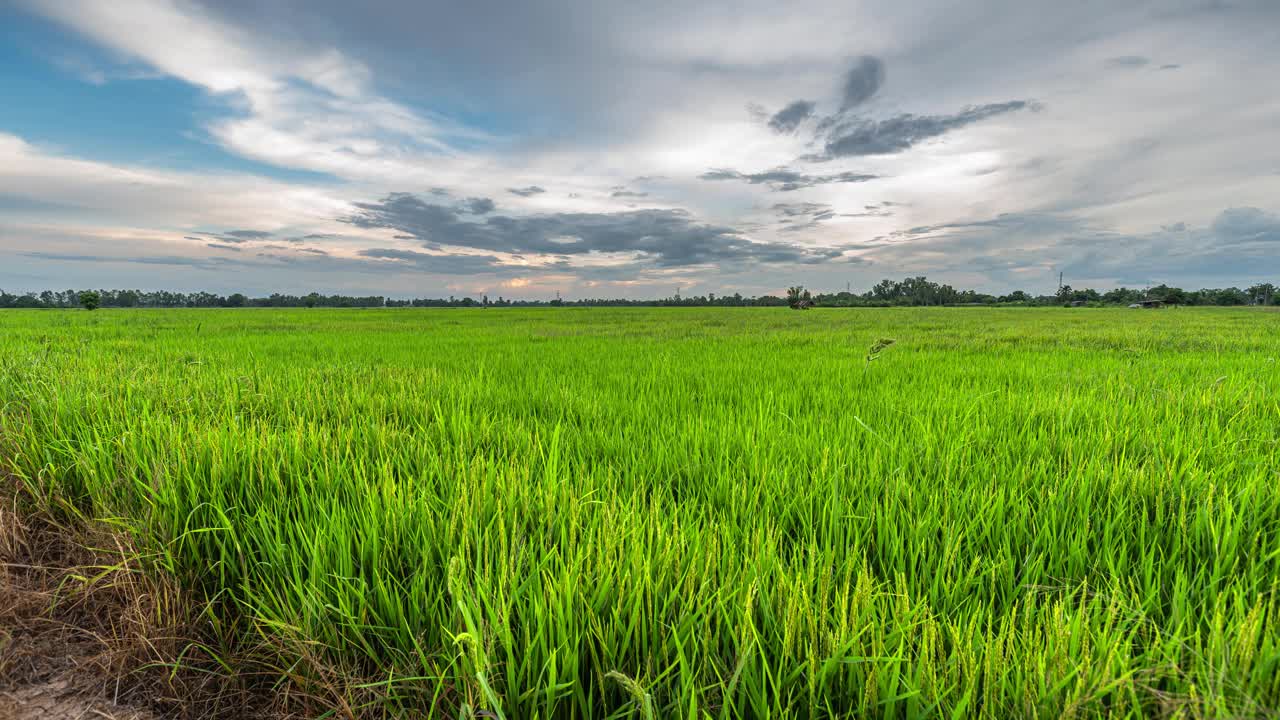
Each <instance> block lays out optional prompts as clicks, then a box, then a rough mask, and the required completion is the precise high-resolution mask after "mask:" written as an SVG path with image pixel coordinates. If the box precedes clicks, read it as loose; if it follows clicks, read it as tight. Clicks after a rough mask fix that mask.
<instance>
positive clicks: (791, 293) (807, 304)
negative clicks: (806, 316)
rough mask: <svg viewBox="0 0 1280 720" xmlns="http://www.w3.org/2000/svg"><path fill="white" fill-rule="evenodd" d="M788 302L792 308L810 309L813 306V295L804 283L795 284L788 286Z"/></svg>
mask: <svg viewBox="0 0 1280 720" xmlns="http://www.w3.org/2000/svg"><path fill="white" fill-rule="evenodd" d="M787 304H788V305H790V306H791V309H792V310H808V309H809V308H811V307H813V296H812V295H810V294H809V291H808V290H805V289H804V286H803V285H793V286H792V287H789V288H787Z"/></svg>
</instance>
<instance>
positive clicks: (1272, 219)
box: [1209, 207, 1280, 245]
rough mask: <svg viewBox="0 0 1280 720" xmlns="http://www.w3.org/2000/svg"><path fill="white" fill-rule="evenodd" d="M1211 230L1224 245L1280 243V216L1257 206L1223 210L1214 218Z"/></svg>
mask: <svg viewBox="0 0 1280 720" xmlns="http://www.w3.org/2000/svg"><path fill="white" fill-rule="evenodd" d="M1209 230H1210V231H1211V232H1212V233H1213V235H1214V237H1215V238H1217V239H1218V241H1219V242H1220V243H1221V244H1223V245H1244V244H1251V243H1260V244H1271V243H1275V244H1278V245H1280V216H1277V215H1275V214H1272V213H1268V212H1265V211H1263V210H1260V209H1258V208H1255V207H1239V208H1230V209H1227V210H1223V211H1222V212H1221V213H1220V214H1219V215H1218V217H1216V218H1214V220H1213V223H1212V224H1211V225H1210V226H1209Z"/></svg>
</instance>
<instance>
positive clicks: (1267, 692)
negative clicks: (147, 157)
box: [0, 309, 1280, 718]
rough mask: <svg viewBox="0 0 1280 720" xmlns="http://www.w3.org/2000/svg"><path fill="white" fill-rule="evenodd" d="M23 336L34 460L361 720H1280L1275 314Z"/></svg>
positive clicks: (11, 317) (331, 320)
mask: <svg viewBox="0 0 1280 720" xmlns="http://www.w3.org/2000/svg"><path fill="white" fill-rule="evenodd" d="M0 338H2V339H3V343H4V353H3V359H0V402H2V403H3V412H2V413H0V447H3V448H4V449H3V451H2V452H0V454H2V455H3V459H2V461H3V462H5V463H7V464H8V466H9V468H10V470H11V471H12V472H13V473H14V474H16V475H18V476H19V477H20V478H22V479H23V480H25V481H26V482H27V484H28V485H29V487H31V488H32V489H33V491H35V492H37V493H40V494H41V495H43V496H45V497H47V498H50V499H52V500H53V501H55V502H58V503H63V504H65V506H67V507H75V508H78V509H79V510H80V511H81V512H87V513H89V514H91V515H92V516H94V517H99V518H109V519H112V521H113V522H119V523H122V524H124V525H126V526H128V527H130V528H132V530H133V532H134V533H135V534H136V535H137V536H138V537H139V539H140V540H141V542H142V543H143V544H144V545H145V546H147V547H148V548H150V549H152V550H154V551H155V552H156V553H157V554H158V557H160V558H162V561H161V562H160V563H159V565H160V566H162V567H163V568H164V569H165V570H166V571H168V572H173V573H175V574H176V575H177V577H178V578H179V579H180V581H182V582H183V583H184V584H186V585H187V586H188V587H190V588H193V589H195V590H197V591H198V592H200V593H202V594H203V595H204V597H207V598H209V599H211V600H212V601H213V602H214V604H213V605H212V608H213V610H211V612H210V625H211V636H212V637H217V638H221V642H222V643H223V644H225V645H226V646H232V645H235V646H240V647H254V648H258V650H257V652H258V653H260V654H263V653H265V656H266V657H267V658H268V659H269V660H270V661H271V663H274V665H273V667H276V668H278V672H279V674H280V675H281V676H282V677H286V676H288V677H293V678H294V679H295V680H297V679H299V678H305V677H307V676H308V673H313V672H314V667H316V666H317V665H318V664H319V665H323V664H326V663H327V664H328V666H329V667H331V668H337V669H338V671H340V672H342V673H343V674H345V676H347V677H349V678H352V679H353V680H352V682H355V683H357V684H358V685H360V687H350V688H348V692H349V694H350V697H351V698H352V700H353V701H354V702H360V703H364V706H362V707H361V710H362V711H365V712H368V713H370V714H373V715H377V714H380V713H386V714H390V715H396V714H408V715H411V716H414V717H422V716H429V717H450V718H454V717H459V716H465V715H469V714H476V713H481V712H482V711H488V712H489V713H491V714H492V715H491V716H493V715H500V716H502V717H506V718H552V717H583V718H586V717H592V718H595V717H643V718H673V717H682V718H790V717H803V718H825V717H883V718H897V717H911V718H917V717H947V718H961V717H974V716H982V717H1001V718H1003V717H1041V718H1048V717H1062V716H1076V717H1095V716H1108V717H1142V716H1170V717H1263V716H1269V715H1268V713H1272V712H1273V710H1274V708H1276V707H1277V706H1280V619H1278V618H1277V613H1278V612H1280V597H1278V595H1277V589H1278V587H1280V365H1278V363H1277V359H1278V358H1280V314H1277V313H1269V312H1265V311H1254V310H1238V311H1233V310H1216V309H1214V310H1175V311H1164V312H1137V311H1124V310H1084V311H1081V310H1075V311H1068V310H1061V309H1037V310H1033V309H1017V310H962V309H900V310H898V309H886V310H862V311H859V310H849V311H826V310H819V311H816V312H810V313H791V312H787V311H785V310H752V309H718V310H717V309H708V310H679V309H650V310H639V309H625V310H623V309H580V310H579V309H573V310H568V309H566V310H556V311H551V310H505V309H504V310H485V311H470V312H468V311H412V310H404V311H378V310H372V311H319V310H309V311H302V310H298V311H268V310H261V311H252V310H244V311H154V312H148V311H135V312H127V311H103V312H98V313H80V312H55V311H45V312H39V311H37V312H18V311H11V312H7V313H0ZM882 338H883V339H889V338H892V339H893V340H895V341H896V342H894V343H893V344H892V345H888V346H885V347H881V348H879V349H878V350H875V351H873V353H872V354H873V355H876V356H877V357H876V359H875V362H870V360H869V357H870V355H869V354H868V347H870V346H872V345H874V344H876V343H877V341H878V340H880V339H882ZM301 658H308V660H307V662H306V663H303V662H300V659H301Z"/></svg>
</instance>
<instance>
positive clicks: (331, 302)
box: [0, 277, 1280, 308]
mask: <svg viewBox="0 0 1280 720" xmlns="http://www.w3.org/2000/svg"><path fill="white" fill-rule="evenodd" d="M800 294H803V298H804V299H805V301H806V302H810V303H811V304H812V306H814V307H888V306H925V305H1062V304H1072V303H1084V304H1089V305H1129V304H1131V303H1136V302H1139V301H1143V300H1160V301H1162V302H1165V303H1168V304H1173V305H1273V304H1276V303H1277V302H1280V293H1278V292H1277V288H1276V286H1275V285H1273V284H1271V283H1259V284H1256V285H1252V286H1250V287H1248V288H1244V289H1240V288H1237V287H1229V288H1203V289H1200V290H1184V289H1182V288H1177V287H1170V286H1168V285H1157V286H1155V287H1152V288H1146V289H1142V290H1139V289H1135V288H1125V287H1120V288H1115V289H1112V290H1107V291H1105V292H1103V291H1099V290H1096V289H1092V288H1086V289H1079V290H1077V289H1074V288H1072V287H1070V286H1063V287H1062V288H1060V289H1059V290H1058V292H1057V293H1055V294H1053V295H1031V294H1028V293H1026V292H1023V291H1021V290H1018V291H1014V292H1011V293H1007V294H1004V295H993V294H989V293H983V292H978V291H975V290H957V289H956V288H954V287H952V286H950V285H945V284H940V283H935V282H932V281H930V280H928V279H926V278H925V277H909V278H905V279H903V280H882V281H881V282H879V283H877V284H876V285H874V286H873V287H871V289H869V290H867V291H866V292H863V293H856V292H851V291H843V292H835V293H821V292H819V293H810V292H809V291H807V290H805V289H804V288H803V287H800V286H796V287H793V288H790V290H789V291H788V294H787V295H757V296H745V295H742V294H741V293H733V294H716V293H706V294H703V295H689V296H682V295H681V294H680V292H679V291H676V293H675V294H674V295H673V296H671V297H666V298H658V299H646V300H630V299H624V298H613V299H610V298H584V299H578V300H564V299H560V298H556V299H554V300H512V299H508V298H504V297H498V298H497V299H496V300H491V299H490V298H489V296H488V295H482V296H481V297H480V298H478V299H477V298H472V297H461V298H459V297H455V296H449V297H448V298H414V299H396V298H388V297H385V296H382V295H366V296H359V295H324V294H321V293H310V294H308V295H287V294H283V293H272V294H271V295H268V296H265V297H250V296H247V295H245V294H243V293H232V294H230V295H219V294H216V293H209V292H173V291H169V290H155V291H146V290H45V291H44V292H39V293H36V292H28V293H20V294H12V293H8V292H5V291H4V290H0V308H74V307H90V306H93V307H108V308H132V307H141V308H237V307H339V308H370V307H542V306H571V307H591V306H639V307H655V306H677V307H785V306H787V305H793V304H794V303H795V300H796V297H799V296H800Z"/></svg>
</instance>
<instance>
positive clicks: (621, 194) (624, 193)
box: [609, 189, 649, 198]
mask: <svg viewBox="0 0 1280 720" xmlns="http://www.w3.org/2000/svg"><path fill="white" fill-rule="evenodd" d="M609 197H616V198H647V197H649V193H647V192H635V191H633V190H626V189H621V190H614V191H613V192H612V193H610V195H609Z"/></svg>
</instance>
